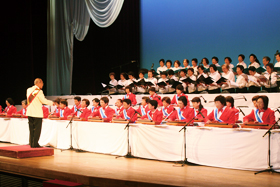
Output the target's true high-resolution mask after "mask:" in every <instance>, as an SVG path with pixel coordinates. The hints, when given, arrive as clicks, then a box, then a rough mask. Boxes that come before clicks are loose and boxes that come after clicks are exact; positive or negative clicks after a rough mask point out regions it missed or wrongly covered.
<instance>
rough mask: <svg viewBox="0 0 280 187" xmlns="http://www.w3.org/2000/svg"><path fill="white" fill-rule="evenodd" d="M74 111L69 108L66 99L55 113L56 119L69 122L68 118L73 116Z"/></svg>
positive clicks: (61, 101)
mask: <svg viewBox="0 0 280 187" xmlns="http://www.w3.org/2000/svg"><path fill="white" fill-rule="evenodd" d="M71 113H72V110H71V109H70V108H68V102H67V100H66V99H61V100H60V105H59V110H58V112H56V113H55V116H56V117H59V118H60V119H63V120H67V117H68V116H69V115H71Z"/></svg>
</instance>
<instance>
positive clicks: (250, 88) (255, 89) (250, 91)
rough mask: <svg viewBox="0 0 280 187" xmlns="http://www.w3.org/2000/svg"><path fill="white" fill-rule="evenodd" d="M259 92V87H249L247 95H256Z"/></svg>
mask: <svg viewBox="0 0 280 187" xmlns="http://www.w3.org/2000/svg"><path fill="white" fill-rule="evenodd" d="M259 91H261V87H257V86H250V87H249V90H248V92H249V93H257V92H259Z"/></svg>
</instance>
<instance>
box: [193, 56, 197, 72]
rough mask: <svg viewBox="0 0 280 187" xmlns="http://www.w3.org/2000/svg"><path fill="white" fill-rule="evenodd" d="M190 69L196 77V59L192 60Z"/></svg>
mask: <svg viewBox="0 0 280 187" xmlns="http://www.w3.org/2000/svg"><path fill="white" fill-rule="evenodd" d="M192 68H193V70H194V75H195V76H196V75H197V59H196V58H193V59H192Z"/></svg>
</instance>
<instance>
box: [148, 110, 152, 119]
mask: <svg viewBox="0 0 280 187" xmlns="http://www.w3.org/2000/svg"><path fill="white" fill-rule="evenodd" d="M150 112H151V111H150V110H149V111H148V112H147V116H148V118H149V120H151V121H153V118H152V117H151V116H150Z"/></svg>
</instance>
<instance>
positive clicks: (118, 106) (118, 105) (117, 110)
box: [114, 99, 124, 116]
mask: <svg viewBox="0 0 280 187" xmlns="http://www.w3.org/2000/svg"><path fill="white" fill-rule="evenodd" d="M115 105H116V108H115V114H114V116H119V115H120V114H121V113H122V112H123V109H124V107H123V100H121V99H118V100H117V101H116V103H115Z"/></svg>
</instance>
